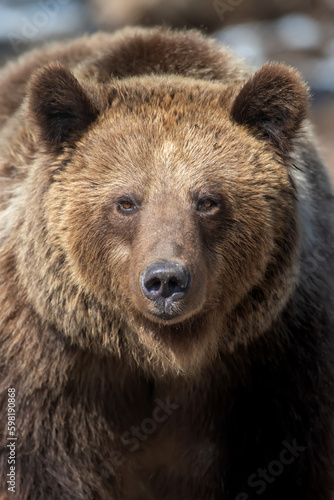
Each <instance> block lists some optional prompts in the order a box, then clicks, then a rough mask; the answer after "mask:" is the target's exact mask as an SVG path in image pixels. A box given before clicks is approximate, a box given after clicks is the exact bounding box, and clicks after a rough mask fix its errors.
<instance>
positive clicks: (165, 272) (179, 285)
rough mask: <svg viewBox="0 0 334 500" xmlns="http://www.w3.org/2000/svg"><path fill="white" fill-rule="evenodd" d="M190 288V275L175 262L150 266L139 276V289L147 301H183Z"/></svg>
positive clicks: (161, 262) (162, 262)
mask: <svg viewBox="0 0 334 500" xmlns="http://www.w3.org/2000/svg"><path fill="white" fill-rule="evenodd" d="M189 287H190V274H189V272H188V271H186V269H185V268H184V267H183V266H181V264H178V263H176V262H168V261H160V262H153V264H150V265H149V266H148V267H147V268H146V270H145V271H144V273H143V274H142V276H141V288H142V290H143V293H144V295H145V297H147V298H148V299H149V300H153V301H156V300H161V298H163V299H170V300H171V301H173V302H175V301H177V300H181V299H184V297H185V296H186V295H187V293H188V291H189Z"/></svg>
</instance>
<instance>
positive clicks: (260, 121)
mask: <svg viewBox="0 0 334 500" xmlns="http://www.w3.org/2000/svg"><path fill="white" fill-rule="evenodd" d="M308 99H309V92H308V88H307V86H306V85H305V83H304V82H303V81H302V79H301V77H300V75H299V74H298V72H297V71H295V70H294V69H292V68H289V67H287V66H284V65H283V64H276V63H268V64H265V65H264V66H263V67H262V68H261V69H259V70H258V71H257V72H256V73H255V74H254V76H253V77H252V78H251V79H250V80H248V81H247V82H246V84H245V85H244V86H243V87H242V89H241V91H240V92H239V94H238V95H237V97H236V99H235V101H234V103H233V106H232V111H231V114H232V118H233V119H234V121H236V122H237V123H238V124H240V125H244V126H246V127H248V128H249V129H250V130H252V131H253V132H254V133H255V134H256V135H259V134H260V137H261V136H262V137H263V138H266V139H267V140H268V139H269V141H271V143H272V144H273V145H274V146H275V147H277V148H278V149H279V150H280V151H281V152H282V153H288V152H289V151H290V149H291V147H292V146H291V142H292V139H293V137H294V136H295V134H296V133H297V131H298V129H299V127H300V125H301V122H302V120H303V119H304V118H306V116H307V113H308Z"/></svg>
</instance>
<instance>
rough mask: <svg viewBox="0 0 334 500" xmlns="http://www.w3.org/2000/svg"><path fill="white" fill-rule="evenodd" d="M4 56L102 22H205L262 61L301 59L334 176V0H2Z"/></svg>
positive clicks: (0, 54)
mask: <svg viewBox="0 0 334 500" xmlns="http://www.w3.org/2000/svg"><path fill="white" fill-rule="evenodd" d="M0 2H1V4H0V64H1V65H2V64H4V63H5V62H6V61H7V60H9V59H11V58H13V57H15V56H17V55H18V54H20V53H22V52H24V51H26V50H28V49H29V48H31V47H33V46H36V45H38V44H40V43H42V42H44V41H46V40H54V39H63V38H68V37H73V36H77V35H79V34H81V33H89V32H94V31H96V30H98V29H104V30H109V31H111V30H115V29H117V28H120V27H122V26H125V25H136V24H142V25H146V26H152V25H157V24H164V25H167V26H173V27H178V28H183V27H188V28H193V27H195V28H198V29H200V30H202V31H203V32H205V33H210V34H212V36H213V37H215V38H216V39H217V40H218V41H219V42H221V43H223V44H227V45H229V46H230V47H231V48H232V49H233V50H234V51H235V52H236V53H238V54H239V55H241V56H242V57H244V58H246V59H248V60H249V61H250V62H252V63H253V65H254V66H255V67H259V66H261V65H262V64H263V63H264V62H265V61H267V60H275V61H283V62H285V63H287V64H290V65H292V66H295V67H297V68H298V69H299V70H300V71H301V72H302V74H303V75H304V78H305V79H306V80H307V81H308V83H309V85H310V87H311V90H312V115H313V121H314V123H315V125H316V131H317V135H318V138H319V141H318V142H319V145H320V149H321V152H322V156H323V158H324V159H325V161H326V163H327V164H328V166H329V167H330V171H331V175H332V179H333V181H334V133H333V132H334V0H271V1H270V2H268V0H0Z"/></svg>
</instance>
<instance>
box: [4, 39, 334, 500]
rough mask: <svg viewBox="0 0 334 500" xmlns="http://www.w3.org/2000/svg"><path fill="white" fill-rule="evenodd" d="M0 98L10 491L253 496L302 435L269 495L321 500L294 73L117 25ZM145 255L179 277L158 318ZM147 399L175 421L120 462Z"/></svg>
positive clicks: (51, 55) (322, 272)
mask: <svg viewBox="0 0 334 500" xmlns="http://www.w3.org/2000/svg"><path fill="white" fill-rule="evenodd" d="M28 78H29V84H28V87H27V90H26V94H25V90H24V89H25V82H26V80H27V79H28ZM0 86H1V89H3V92H2V98H1V101H0V109H1V112H2V132H1V136H0V144H1V148H2V154H1V165H0V171H1V174H2V177H1V178H0V183H1V189H2V193H3V194H2V197H1V200H0V203H1V209H2V212H1V214H0V238H1V250H0V272H1V278H0V328H1V330H0V331H1V336H0V370H1V384H0V388H1V393H0V394H1V404H0V408H1V409H2V410H1V411H2V413H1V422H3V425H4V426H5V425H6V408H7V406H6V405H7V403H6V399H7V389H8V387H15V389H16V393H17V415H16V426H17V430H16V432H17V436H18V442H17V462H16V481H17V483H16V487H17V492H18V495H19V496H18V498H20V499H22V500H25V499H29V500H35V499H36V500H37V499H46V498H48V499H60V498H62V499H78V500H79V499H80V500H82V499H93V498H94V499H110V498H122V499H124V500H127V499H129V500H139V499H142V498H145V499H151V498H152V499H157V498H159V499H160V498H161V499H173V500H175V498H182V499H189V500H190V499H195V498H198V499H201V500H204V499H212V498H217V499H218V498H224V499H226V500H232V499H234V498H236V497H237V495H238V494H242V492H245V493H244V495H248V494H249V498H252V495H254V489H253V490H252V488H251V486H250V485H249V484H248V483H247V479H248V477H249V476H250V475H251V474H252V473H254V472H256V471H257V470H258V468H259V467H266V465H267V464H268V463H269V462H271V461H272V460H274V459H275V458H276V456H277V454H279V453H280V451H281V449H282V446H283V445H282V442H286V441H288V442H293V440H297V442H298V444H299V445H300V446H305V447H306V448H307V451H306V452H305V453H304V454H303V456H302V457H301V458H300V460H297V461H296V463H294V464H293V465H291V467H290V468H289V469H287V470H286V472H285V473H284V474H282V475H281V477H279V478H277V479H275V482H274V483H273V484H272V485H268V488H267V491H266V493H265V494H264V495H262V498H270V500H276V499H277V500H278V499H281V498H282V497H283V495H284V496H285V497H287V498H298V499H300V500H311V499H314V500H330V498H331V493H332V492H333V478H332V465H331V460H332V456H333V455H332V453H333V446H332V437H331V436H332V434H331V433H332V429H331V421H332V416H333V413H332V412H333V386H332V383H333V373H332V369H331V363H332V361H333V338H332V333H333V325H334V323H333V318H332V317H331V312H332V305H333V280H332V277H331V276H332V275H331V273H332V269H333V267H332V266H333V255H332V245H331V244H332V243H333V226H332V213H333V203H332V198H331V194H330V193H329V191H328V186H327V185H326V175H325V173H324V170H323V167H322V165H321V162H320V160H319V159H318V156H317V153H316V150H315V148H314V145H313V138H312V132H311V131H310V125H309V123H308V122H307V108H308V91H307V87H306V86H305V84H304V82H303V81H302V80H301V78H300V76H299V75H298V73H297V72H296V71H294V70H293V69H291V68H287V67H285V66H283V65H278V64H269V65H265V66H264V67H263V68H261V69H260V70H259V71H258V72H256V73H255V74H254V75H251V72H250V70H249V69H248V68H247V67H246V66H245V65H244V64H243V63H242V62H240V61H239V60H238V59H237V58H235V57H234V56H233V55H231V54H230V53H229V52H228V51H227V50H225V49H222V48H219V47H218V46H217V45H215V44H214V43H213V42H211V41H209V40H208V39H205V38H204V37H202V36H200V35H199V34H197V33H196V32H171V31H168V30H164V29H153V30H143V29H126V30H123V31H121V32H119V33H117V34H115V35H104V34H97V35H94V36H92V37H86V38H82V39H80V40H78V41H75V42H70V43H68V44H63V45H62V44H60V45H55V46H52V47H49V48H45V49H41V50H40V51H35V52H34V53H32V54H30V55H29V54H28V55H26V56H23V58H22V59H21V60H19V61H18V62H17V63H12V64H11V65H9V66H8V67H6V68H5V69H4V70H3V72H2V75H0ZM9 89H11V90H9ZM24 95H25V97H24ZM124 199H125V200H126V201H130V202H131V203H132V204H133V207H134V209H133V211H132V212H129V213H125V212H122V210H121V209H120V203H121V202H122V200H124ZM207 199H209V200H211V201H212V206H211V207H210V208H208V209H206V208H203V207H204V206H203V200H207ZM315 250H316V251H317V255H319V256H320V257H319V259H321V260H320V261H319V260H318V261H317V262H316V263H317V267H316V269H315V271H314V272H311V271H310V266H309V259H310V258H314V252H315ZM155 261H172V262H176V263H178V264H179V265H182V266H184V267H185V268H186V269H187V270H188V271H189V273H190V275H191V286H190V289H189V293H188V295H187V296H186V297H185V298H184V299H183V300H180V301H178V302H175V303H174V304H173V306H172V316H171V318H170V319H169V320H168V319H165V320H162V319H159V318H158V317H157V316H156V314H157V311H156V308H157V305H156V304H155V303H153V302H151V301H149V300H148V299H147V298H146V297H145V296H144V294H143V293H142V290H141V288H140V280H141V276H142V274H143V273H144V271H145V269H146V268H147V267H148V266H149V265H150V264H151V263H152V262H155ZM319 262H320V263H321V266H320V264H319ZM157 399H158V400H159V401H166V400H167V401H168V400H169V399H170V401H171V403H172V404H174V405H175V408H174V409H173V411H172V412H171V413H170V415H168V419H166V421H164V422H163V423H161V424H159V425H157V429H156V430H155V431H154V432H153V433H152V435H149V436H147V435H146V436H144V439H143V441H142V442H141V443H140V446H139V449H138V450H136V451H133V452H132V451H131V446H129V442H128V441H127V439H128V438H125V437H124V436H125V435H128V434H129V430H130V429H132V428H133V426H134V427H136V426H140V425H141V423H142V422H144V421H145V419H146V420H147V419H148V418H151V416H152V414H153V415H154V412H155V411H156V408H157V404H158V403H157ZM158 406H159V405H158ZM2 432H3V433H2V435H1V442H0V443H1V446H2V448H1V462H0V463H1V472H2V474H3V475H2V478H3V479H2V483H1V484H3V485H4V486H3V489H2V492H3V497H0V498H4V499H7V498H10V494H8V495H7V496H6V494H5V491H6V485H5V480H6V478H5V475H6V473H7V472H6V468H7V464H6V459H7V455H6V453H7V450H6V447H5V444H6V435H7V433H6V429H5V428H4V431H2ZM126 433H128V434H126ZM130 434H131V433H130ZM120 456H121V458H120ZM301 478H302V481H301ZM246 492H247V493H246ZM266 495H268V496H266ZM289 495H290V496H289ZM240 498H241V497H239V499H238V500H240ZM244 498H247V497H245V496H244Z"/></svg>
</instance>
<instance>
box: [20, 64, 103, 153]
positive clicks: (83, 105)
mask: <svg viewBox="0 0 334 500" xmlns="http://www.w3.org/2000/svg"><path fill="white" fill-rule="evenodd" d="M97 115H98V110H97V109H96V108H95V106H94V105H93V103H92V101H91V99H90V97H89V96H88V95H87V94H86V92H85V91H84V89H83V88H82V87H81V85H80V83H79V82H78V80H77V79H76V78H75V77H74V75H73V74H72V73H71V72H70V71H69V70H68V69H66V68H64V67H63V66H61V65H60V64H59V63H52V64H50V65H48V66H46V67H44V68H42V69H39V70H37V72H36V73H35V74H34V75H33V76H32V78H31V80H30V82H29V85H28V106H27V118H28V120H29V121H31V122H32V123H33V125H34V126H35V127H37V129H38V131H39V136H40V138H41V139H42V141H43V142H45V143H46V144H47V145H49V146H53V147H56V148H57V147H59V146H61V145H62V144H63V143H64V142H65V141H67V140H68V139H72V140H73V139H76V138H78V137H80V135H81V134H82V133H83V132H84V131H85V130H86V129H87V128H88V126H89V125H90V124H91V123H92V122H93V121H94V120H95V119H96V118H97Z"/></svg>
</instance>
